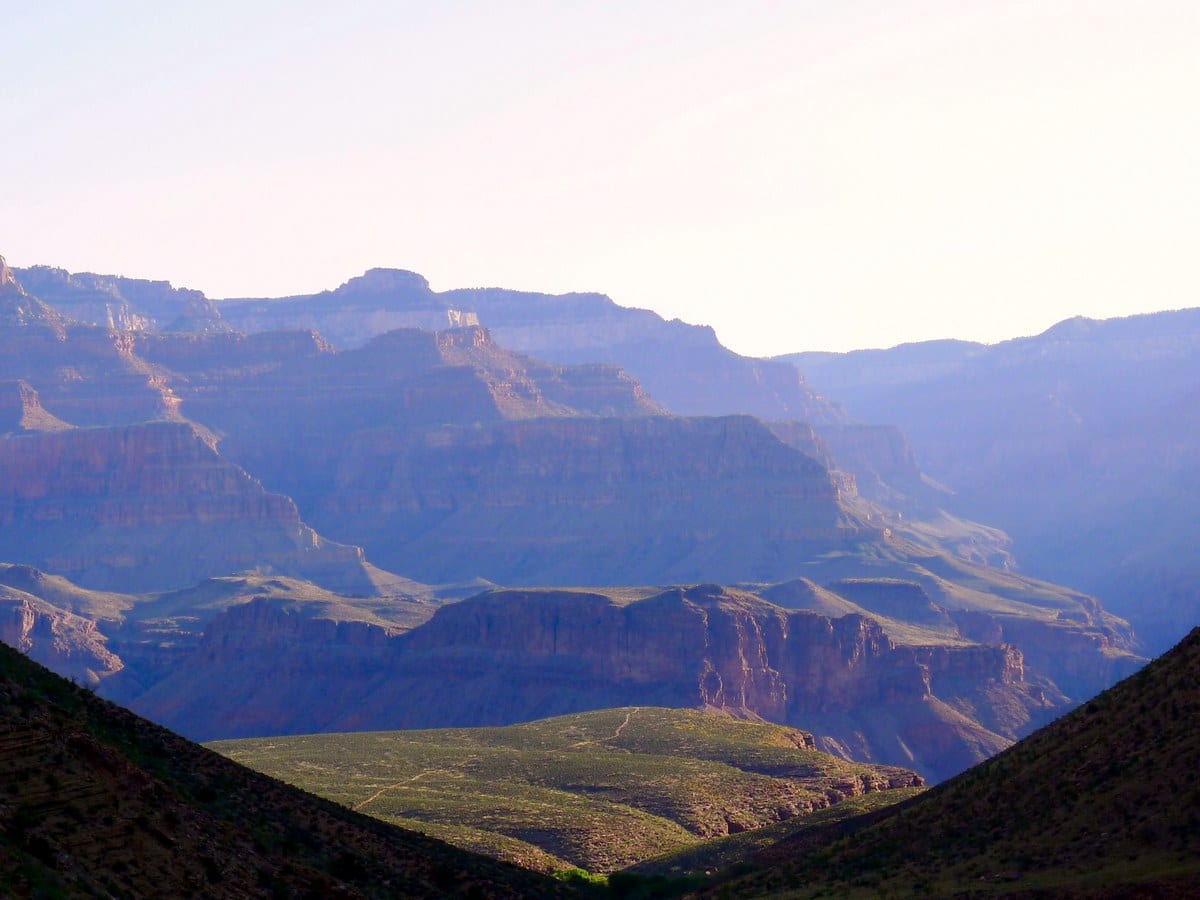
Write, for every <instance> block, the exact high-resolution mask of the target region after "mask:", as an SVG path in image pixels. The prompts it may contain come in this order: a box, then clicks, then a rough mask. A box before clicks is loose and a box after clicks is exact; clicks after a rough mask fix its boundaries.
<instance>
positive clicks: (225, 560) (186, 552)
mask: <svg viewBox="0 0 1200 900" xmlns="http://www.w3.org/2000/svg"><path fill="white" fill-rule="evenodd" d="M0 534H2V535H3V542H4V548H5V554H6V555H7V556H8V558H9V559H12V560H14V561H18V562H25V563H30V564H33V565H37V566H39V567H41V568H46V569H49V570H51V571H54V572H58V573H62V574H66V575H69V576H70V577H71V578H73V579H74V580H76V581H78V582H79V583H80V584H83V585H85V586H90V587H110V586H114V585H120V586H121V587H123V588H124V589H126V590H130V589H132V590H147V589H152V588H165V587H170V586H180V585H185V584H191V583H193V582H195V581H197V580H199V578H202V577H205V576H209V575H224V574H226V573H228V572H231V571H238V570H240V569H245V568H255V567H259V566H267V567H270V568H276V569H279V570H281V571H285V572H296V573H300V574H305V575H307V576H309V577H311V578H313V579H314V580H318V581H321V580H328V579H340V580H341V583H342V585H343V586H345V587H353V586H354V585H353V582H355V581H356V580H363V578H362V574H361V566H362V551H361V550H359V549H358V548H356V547H346V546H341V545H337V544H330V543H329V542H326V541H324V540H322V539H321V538H320V537H319V536H318V535H317V534H316V533H314V532H313V531H312V530H311V529H310V528H308V527H307V526H305V525H304V524H303V523H302V522H301V521H300V517H299V514H298V512H297V510H296V506H295V504H294V503H293V502H292V501H291V500H289V499H288V498H286V497H282V496H279V495H277V494H270V493H268V492H267V491H265V490H264V489H263V488H262V485H261V484H259V483H258V482H257V481H255V479H253V478H251V477H250V476H249V475H247V474H246V473H245V472H244V471H243V470H241V469H239V468H238V467H237V466H234V465H232V464H230V463H229V462H227V461H226V460H224V459H222V458H221V457H220V456H219V455H218V454H217V453H216V452H215V451H214V450H213V448H212V447H211V445H210V444H209V443H207V442H206V441H205V439H204V437H203V435H202V434H201V433H200V432H198V431H197V429H196V428H195V427H194V426H191V425H186V424H182V423H173V422H158V423H147V424H143V425H135V426H129V427H125V428H86V429H73V430H69V431H61V432H57V433H45V434H26V435H15V436H9V437H5V438H2V439H0ZM356 571H357V572H358V576H357V579H356V575H355V573H356Z"/></svg>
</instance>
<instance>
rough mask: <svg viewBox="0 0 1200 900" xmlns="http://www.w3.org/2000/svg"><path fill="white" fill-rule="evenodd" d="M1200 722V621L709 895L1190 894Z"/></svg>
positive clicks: (782, 848)
mask: <svg viewBox="0 0 1200 900" xmlns="http://www.w3.org/2000/svg"><path fill="white" fill-rule="evenodd" d="M1198 722H1200V629H1196V630H1194V631H1192V633H1191V634H1190V635H1189V636H1188V637H1187V638H1185V639H1184V640H1183V642H1182V643H1180V644H1179V646H1177V647H1176V648H1175V649H1174V650H1172V651H1171V652H1169V653H1168V654H1167V655H1166V656H1164V657H1162V658H1161V659H1159V660H1157V661H1155V662H1153V663H1151V664H1150V665H1149V666H1147V667H1146V668H1145V669H1143V670H1142V671H1141V672H1139V673H1138V674H1136V675H1134V676H1132V677H1130V678H1127V679H1126V680H1125V681H1122V682H1121V683H1120V684H1118V685H1117V686H1116V687H1114V688H1112V689H1110V690H1108V691H1105V692H1104V693H1103V694H1101V695H1100V696H1098V697H1096V698H1095V699H1094V700H1092V701H1091V702H1089V703H1087V704H1085V705H1084V706H1083V707H1081V708H1079V709H1077V710H1076V711H1075V712H1073V713H1071V714H1069V715H1067V716H1064V717H1063V718H1062V719H1059V720H1058V721H1057V722H1055V723H1053V724H1051V725H1049V726H1047V727H1046V728H1043V729H1042V730H1041V731H1038V732H1036V733H1035V734H1033V735H1031V736H1030V737H1028V738H1026V739H1025V740H1023V741H1021V742H1020V743H1018V744H1017V745H1015V746H1014V747H1012V748H1011V749H1010V750H1008V751H1006V752H1005V753H1002V754H1001V755H1000V756H998V757H996V758H995V759H992V760H989V761H988V762H985V763H982V764H980V765H979V766H976V767H975V768H973V769H971V770H970V771H968V772H966V773H964V774H963V775H961V776H959V777H958V778H955V779H953V780H952V781H950V782H947V783H946V784H945V785H942V786H941V787H939V788H936V789H934V790H932V791H930V792H928V793H927V794H925V795H924V796H922V797H920V798H919V799H917V800H915V801H913V802H911V803H909V804H906V805H905V806H904V807H903V808H897V809H894V810H889V811H888V812H886V813H882V814H876V815H874V816H871V817H867V818H865V819H860V820H855V821H852V822H849V823H845V824H844V825H834V826H831V827H830V828H828V829H824V830H817V829H813V830H811V831H809V832H806V833H805V834H803V835H798V836H797V837H796V838H793V839H791V840H789V841H784V842H782V843H780V844H779V845H777V846H776V847H775V848H773V849H772V850H770V851H768V852H766V853H764V854H762V855H761V856H760V857H759V860H758V864H759V866H761V870H760V871H759V872H757V873H756V874H754V875H750V876H746V877H744V878H742V879H739V880H736V881H733V882H732V883H727V884H722V885H721V886H720V887H714V888H713V892H714V893H716V894H717V895H719V896H722V897H725V896H729V897H759V896H766V895H776V894H779V895H787V896H796V897H808V896H820V895H824V896H829V895H830V894H833V895H836V896H855V895H856V894H855V892H858V894H861V895H863V896H881V895H885V896H916V895H921V896H930V895H933V896H939V895H952V894H953V895H961V894H963V892H968V891H969V892H971V896H975V895H979V896H988V895H991V894H992V893H1004V894H1006V895H1013V894H1014V893H1017V894H1019V895H1021V896H1089V897H1091V896H1095V897H1114V898H1115V897H1128V896H1144V897H1160V896H1161V897H1176V896H1178V897H1184V896H1196V895H1197V891H1200V774H1198V767H1200V730H1198V729H1197V723H1198ZM1039 892H1046V893H1039Z"/></svg>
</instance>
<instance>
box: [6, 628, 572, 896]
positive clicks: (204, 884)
mask: <svg viewBox="0 0 1200 900" xmlns="http://www.w3.org/2000/svg"><path fill="white" fill-rule="evenodd" d="M0 780H2V781H3V784H4V786H5V790H4V796H3V797H2V798H0V894H3V895H4V896H9V897H38V896H42V897H50V896H52V897H104V896H109V897H111V896H131V897H151V896H158V897H164V896H169V897H229V898H242V897H280V896H311V897H316V896H319V897H346V898H351V897H395V896H405V897H431V898H432V897H438V898H440V897H448V896H449V897H454V896H462V897H480V896H482V897H534V896H537V897H541V896H546V897H553V896H559V895H564V894H566V893H567V892H566V891H564V890H563V889H561V888H560V887H559V886H558V885H557V884H556V883H555V882H554V881H552V880H550V879H548V878H544V877H542V876H539V875H536V874H534V873H532V872H529V871H526V870H522V869H518V868H516V867H513V866H507V865H505V864H502V863H497V862H495V861H493V860H490V859H487V858H485V857H481V856H476V855H474V854H470V853H467V852H465V851H461V850H457V849H455V848H452V847H450V846H448V845H446V844H442V843H441V842H439V841H435V840H432V839H430V838H425V837H423V836H421V835H419V834H415V833H413V832H408V831H404V830H402V829H398V828H394V827H391V826H388V825H385V824H384V823H382V822H379V821H377V820H374V819H369V818H367V817H365V816H362V815H358V814H355V813H353V812H351V811H349V810H347V809H345V808H344V807H340V806H337V805H335V804H332V803H328V802H324V801H320V800H317V799H316V798H315V797H313V796H311V795H308V794H304V793H302V792H301V791H298V790H296V789H294V788H290V787H288V786H286V785H284V784H281V783H280V782H277V781H273V780H272V779H269V778H267V777H265V776H262V775H259V774H257V773H255V772H251V771H250V770H248V769H245V768H243V767H241V766H239V765H237V764H236V763H233V762H231V761H230V760H228V759H226V758H224V757H222V756H218V755H217V754H215V753H212V752H210V751H208V750H205V749H203V748H202V747H199V746H197V745H195V744H191V743H189V742H187V741H185V740H183V739H182V738H179V737H178V736H176V735H173V734H171V733H170V732H168V731H165V730H163V729H162V728H159V727H157V726H155V725H152V724H151V723H150V722H147V721H146V720H144V719H140V718H138V717H137V716H134V715H132V714H131V713H129V712H128V711H126V710H123V709H121V708H119V707H116V706H113V705H112V704H110V703H107V702H105V701H103V700H99V699H98V698H96V697H95V696H93V695H92V694H90V693H88V692H87V691H85V690H83V689H82V688H79V687H76V686H74V685H72V684H70V683H68V682H66V681H65V680H63V679H61V678H59V677H58V676H56V675H53V674H51V673H50V672H48V671H46V670H45V669H42V668H41V667H40V666H38V665H37V664H36V663H33V662H31V661H30V660H28V659H25V658H24V657H22V656H21V655H20V654H18V653H17V652H16V651H14V650H12V649H10V648H8V647H4V646H0Z"/></svg>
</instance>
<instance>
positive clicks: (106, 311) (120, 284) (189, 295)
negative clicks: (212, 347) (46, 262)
mask: <svg viewBox="0 0 1200 900" xmlns="http://www.w3.org/2000/svg"><path fill="white" fill-rule="evenodd" d="M18 276H19V278H20V280H21V283H22V284H23V285H24V286H25V289H26V290H27V291H29V293H31V294H33V295H34V296H36V297H38V298H39V299H41V300H43V301H45V302H46V303H48V304H50V305H51V306H53V307H54V308H55V309H57V310H58V311H60V312H61V313H63V314H64V315H66V316H67V317H69V318H70V319H73V320H74V321H76V322H79V323H82V324H86V325H95V326H99V327H101V328H105V329H112V330H117V331H146V330H156V331H228V330H229V326H228V325H227V324H225V323H224V322H222V321H221V314H220V312H219V311H218V310H217V307H216V306H215V305H214V304H213V303H212V301H210V300H209V299H208V298H207V297H205V296H204V295H203V294H202V293H201V292H200V291H192V290H187V289H184V288H175V287H172V286H171V284H170V283H169V282H166V281H147V280H144V279H139V278H121V277H118V276H113V275H95V274H92V273H90V272H81V273H75V274H72V273H70V272H67V271H65V270H64V269H56V268H52V267H50V266H33V267H31V268H28V269H21V270H20V271H19V272H18Z"/></svg>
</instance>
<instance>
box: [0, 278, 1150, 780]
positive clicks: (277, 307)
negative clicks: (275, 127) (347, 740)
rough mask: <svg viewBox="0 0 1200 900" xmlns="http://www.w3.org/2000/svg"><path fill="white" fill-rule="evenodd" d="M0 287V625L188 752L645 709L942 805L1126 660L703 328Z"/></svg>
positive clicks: (773, 365) (891, 440)
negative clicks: (2, 574)
mask: <svg viewBox="0 0 1200 900" xmlns="http://www.w3.org/2000/svg"><path fill="white" fill-rule="evenodd" d="M25 281H28V283H29V284H30V285H35V286H36V288H37V291H38V292H40V294H41V296H39V297H35V296H34V295H33V291H31V290H27V289H26V288H25V287H24V286H23V284H24V282H25ZM0 282H3V286H2V287H0V295H2V296H0V300H2V301H3V303H4V306H3V310H7V313H6V315H5V317H4V319H3V324H0V417H2V418H0V425H2V426H3V431H2V432H0V549H2V553H0V557H2V558H3V559H5V560H8V561H10V562H11V563H13V564H15V565H14V566H11V567H10V568H9V569H7V570H6V571H8V572H9V573H10V576H9V578H10V581H11V582H12V583H11V584H10V583H9V582H6V581H4V579H0V584H7V585H8V587H7V588H6V590H7V591H8V593H6V594H5V599H6V601H7V602H8V603H9V604H10V608H11V609H13V610H14V612H13V614H12V619H11V624H10V625H8V626H7V627H8V629H9V630H8V631H6V634H10V635H11V637H12V639H13V640H14V641H15V642H16V643H17V644H18V645H20V646H22V647H23V648H24V649H26V650H27V652H29V653H30V654H31V655H34V656H35V658H39V659H44V660H45V661H47V662H49V663H51V664H53V665H56V666H57V667H59V668H60V669H62V670H63V671H67V672H69V673H71V674H72V675H74V676H75V677H77V678H80V679H81V680H85V681H87V682H88V683H91V684H94V685H95V686H96V687H97V689H98V690H99V691H101V692H102V693H104V694H105V695H106V696H109V697H112V698H113V699H116V700H119V701H120V702H122V703H125V704H128V705H131V706H132V707H133V708H134V709H136V710H138V711H141V712H143V713H145V714H147V715H149V716H151V717H152V718H154V719H156V720H158V721H162V722H165V723H167V724H169V725H170V726H171V727H173V728H176V729H178V730H180V731H181V732H183V733H184V734H187V735H190V736H194V737H202V738H216V737H232V736H251V735H265V734H270V733H272V732H281V733H282V732H288V733H296V732H299V731H322V730H338V729H364V728H397V727H416V726H422V727H425V726H434V725H438V726H442V725H477V724H484V723H487V722H492V723H496V724H499V723H506V724H507V723H511V722H517V721H521V720H525V719H529V718H535V717H541V716H546V715H551V714H558V713H566V712H579V711H584V710H587V709H596V708H601V707H605V706H631V705H639V704H647V703H655V704H660V705H679V706H684V707H692V708H705V709H718V710H722V711H724V712H725V713H727V714H730V715H736V716H746V717H758V718H762V719H766V720H770V721H774V722H779V723H784V724H789V725H795V726H798V727H802V728H805V729H807V730H809V731H812V732H813V733H814V734H816V735H817V737H818V740H820V741H822V742H823V743H822V747H823V748H824V749H827V750H830V751H833V752H835V753H838V754H839V755H842V756H846V757H854V758H861V759H873V760H877V761H881V762H886V763H889V764H894V765H901V766H909V767H912V768H916V769H918V770H919V771H921V772H922V773H923V774H925V775H926V776H927V777H929V778H931V779H941V778H945V777H947V776H949V775H951V774H953V773H954V772H956V771H959V770H961V769H962V768H964V767H965V766H967V765H970V764H971V763H972V762H974V761H977V760H979V759H982V758H984V757H986V756H988V755H990V754H992V753H995V752H996V751H998V750H999V749H1001V748H1002V747H1004V746H1007V745H1008V744H1009V743H1011V742H1012V741H1013V740H1014V739H1016V738H1018V737H1020V736H1021V735H1023V734H1025V733H1027V732H1028V731H1030V730H1032V729H1033V728H1035V727H1037V726H1038V725H1039V724H1041V723H1042V722H1044V721H1047V720H1048V719H1049V718H1050V717H1052V716H1053V715H1055V714H1056V713H1057V712H1061V711H1062V710H1064V709H1066V708H1067V707H1068V706H1069V705H1071V704H1072V703H1074V702H1078V701H1080V700H1082V699H1084V698H1086V697H1088V696H1090V695H1092V694H1094V693H1095V692H1096V691H1098V690H1100V689H1102V688H1103V687H1105V686H1106V685H1108V684H1111V683H1112V682H1113V681H1115V680H1116V679H1118V678H1120V677H1122V676H1123V675H1125V674H1127V673H1128V672H1129V671H1132V670H1133V669H1134V668H1136V667H1137V666H1138V665H1139V664H1141V662H1143V659H1142V657H1140V656H1139V655H1138V645H1137V642H1136V637H1135V636H1134V634H1133V633H1132V632H1131V630H1130V628H1129V626H1128V624H1127V623H1126V622H1124V621H1123V620H1121V619H1120V618H1118V617H1116V616H1114V615H1112V614H1111V613H1109V612H1107V611H1106V610H1105V609H1104V608H1102V607H1101V606H1100V605H1099V604H1098V603H1097V602H1096V601H1095V600H1094V599H1093V598H1092V597H1090V596H1088V595H1086V594H1083V593H1080V592H1077V591H1074V590H1071V589H1069V588H1064V587H1062V586H1060V585H1055V584H1050V583H1047V582H1043V581H1038V580H1036V579H1032V578H1029V577H1027V576H1024V575H1022V574H1020V573H1019V571H1018V569H1017V565H1018V561H1019V560H1020V558H1021V557H1020V554H1019V553H1018V552H1016V551H1017V550H1018V548H1017V547H1015V546H1014V543H1013V541H1012V540H1011V539H1010V538H1009V537H1008V535H1007V534H1005V533H1004V532H1002V531H1000V530H999V529H996V528H994V527H990V526H988V525H983V524H980V523H978V522H975V521H972V520H971V519H970V518H968V517H966V516H963V515H961V514H960V515H951V514H950V513H947V512H945V511H944V508H952V504H951V502H950V499H948V498H951V497H952V496H953V495H952V493H951V492H950V491H949V489H947V488H946V487H944V486H942V485H940V484H938V483H936V482H933V481H931V480H930V479H929V478H928V477H927V476H926V475H925V474H924V472H923V470H922V467H921V466H920V465H918V459H919V458H920V455H919V453H916V452H914V447H913V446H910V444H909V443H908V440H907V437H906V434H905V433H904V432H903V431H902V430H901V429H898V428H896V427H895V426H893V425H888V424H884V425H874V424H868V423H863V422H856V421H853V420H851V419H850V418H849V416H848V415H847V414H846V413H845V411H844V410H843V409H842V408H841V407H840V406H838V405H837V404H835V403H833V402H832V401H829V400H827V399H826V398H825V397H824V396H823V395H822V394H820V393H817V392H816V391H814V390H813V389H812V388H811V387H810V386H809V385H808V383H807V382H806V381H805V379H804V378H803V377H801V376H800V375H799V373H798V372H797V371H796V370H795V369H794V368H793V367H791V366H790V364H789V363H786V362H770V363H767V362H764V361H754V360H746V359H744V358H741V357H737V356H736V355H735V354H731V353H729V351H727V350H725V349H724V348H723V347H721V346H720V345H719V343H717V342H716V340H715V337H714V336H713V335H712V334H711V331H706V330H705V329H696V328H694V327H692V326H685V325H683V324H682V323H666V322H663V321H662V320H661V319H658V318H657V317H656V316H654V315H653V314H651V313H646V312H645V311H636V310H622V309H621V308H620V307H617V306H616V305H615V304H613V303H612V302H611V301H610V300H608V299H607V298H602V297H599V296H598V295H572V296H570V297H565V298H556V297H550V296H547V295H528V294H517V293H513V292H504V291H498V290H497V291H492V290H488V291H468V292H447V293H442V294H435V293H433V292H432V291H430V290H429V288H428V285H427V284H426V283H425V282H424V280H423V279H421V278H420V277H419V276H416V275H413V274H412V273H405V272H401V271H396V270H372V271H371V272H368V273H366V275H364V276H362V277H361V278H358V279H351V280H350V281H349V282H347V284H346V285H343V286H342V287H340V288H338V289H337V290H335V291H330V292H325V293H324V294H319V295H312V296H309V297H302V298H284V299H281V300H277V301H219V302H217V301H209V300H207V298H204V297H203V295H201V294H199V293H198V292H194V291H188V290H182V289H176V288H173V287H171V286H170V285H169V284H166V283H162V282H140V281H136V280H131V279H121V278H118V277H114V276H99V275H71V274H70V273H65V272H62V271H61V270H52V269H47V268H44V267H38V268H35V269H32V270H15V271H14V270H10V269H8V268H7V266H3V265H2V264H0ZM384 313H387V315H384ZM538 323H541V324H542V325H544V328H541V327H540V326H539V324H538ZM314 326H319V327H320V329H321V332H318V331H316V330H314ZM279 327H283V328H291V329H292V330H261V331H260V330H257V329H266V328H279ZM430 328H436V329H437V330H428V329H430ZM326 331H328V334H326V333H325V332H326ZM536 335H541V336H542V338H544V339H545V340H547V341H551V340H553V341H557V342H558V345H557V346H558V350H554V349H553V348H551V347H550V346H548V345H547V346H546V347H538V348H537V349H538V352H539V353H540V354H542V353H543V351H545V352H544V354H543V355H544V356H545V357H546V358H545V359H541V358H536V357H533V356H529V355H526V352H524V351H525V350H527V349H529V348H530V347H531V346H533V341H534V338H535V336H536ZM505 342H511V344H510V345H506V343H505ZM622 347H623V348H625V349H624V350H622V349H621V348H622ZM514 348H515V349H514ZM656 366H657V367H658V368H657V369H656V368H655V367H656ZM635 367H636V368H635ZM685 389H686V391H685ZM687 391H690V392H691V394H690V396H691V397H692V400H689V399H688V396H689V395H687V394H686V392H687ZM697 398H699V399H701V400H703V402H702V403H701V402H693V401H695V400H696V399H697ZM764 418H765V419H766V420H764ZM24 571H35V572H38V573H39V577H40V580H39V579H38V578H33V577H25V578H24V580H23V581H22V580H21V579H17V578H16V576H15V575H12V574H11V573H13V572H24ZM62 578H66V579H68V580H67V581H66V582H64V583H65V584H67V585H70V586H71V589H67V588H65V587H63V583H60V582H58V581H55V580H54V579H62ZM18 582H19V583H18ZM37 585H41V587H40V588H39V589H38V590H33V589H32V588H34V587H36V586H37ZM564 585H570V586H572V589H570V590H566V589H563V588H562V586H564ZM718 585H719V586H718ZM498 586H504V588H500V587H498ZM51 587H53V590H52V589H51ZM72 617H74V618H72ZM38 654H42V655H41V656H38ZM447 698H450V699H452V700H453V702H444V701H445V700H446V699H447Z"/></svg>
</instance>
